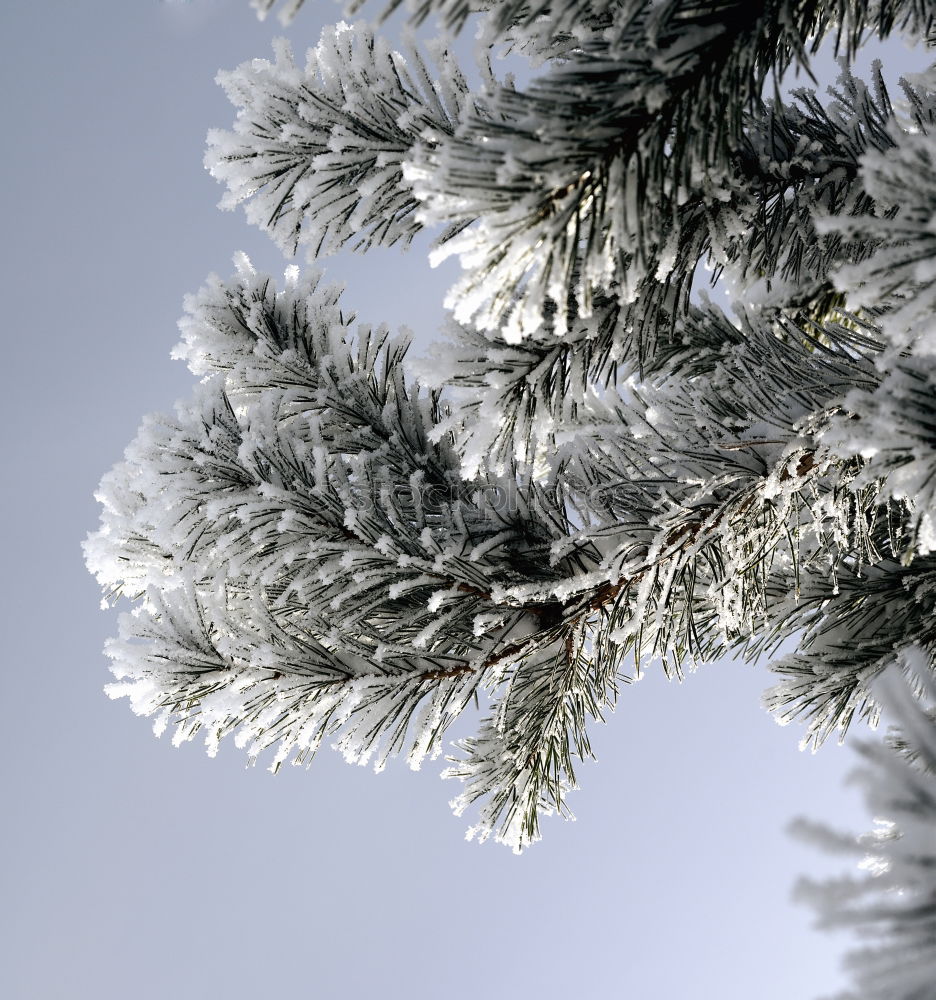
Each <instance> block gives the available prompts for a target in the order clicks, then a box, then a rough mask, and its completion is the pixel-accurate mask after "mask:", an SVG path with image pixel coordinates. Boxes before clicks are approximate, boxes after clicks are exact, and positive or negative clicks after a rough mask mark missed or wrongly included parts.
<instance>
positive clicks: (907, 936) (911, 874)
mask: <svg viewBox="0 0 936 1000" xmlns="http://www.w3.org/2000/svg"><path fill="white" fill-rule="evenodd" d="M908 668H909V670H908ZM902 671H906V672H907V675H906V676H902V675H901V672H902ZM876 693H877V696H878V697H879V699H880V700H881V701H882V702H883V703H884V705H885V706H886V708H887V709H888V710H889V711H890V713H891V717H892V719H893V721H894V722H895V723H896V725H897V727H898V728H897V729H896V730H895V731H894V734H893V736H892V741H896V742H897V743H898V744H899V745H900V746H901V748H902V749H901V750H900V752H898V751H896V750H895V749H893V748H892V747H888V746H886V745H883V744H880V743H864V744H861V745H859V747H858V749H859V752H860V753H861V754H862V756H863V757H864V758H865V765H864V767H863V768H862V769H861V771H860V772H859V773H858V775H857V778H858V780H859V781H860V783H861V785H862V787H863V789H864V794H865V800H866V802H867V806H868V811H869V813H870V814H871V815H872V816H873V817H874V820H875V828H874V829H873V830H872V831H871V832H869V833H866V834H864V835H862V836H860V837H848V836H846V835H843V834H839V833H835V832H833V831H831V830H829V829H828V828H827V827H825V826H824V825H822V824H813V823H807V822H806V821H802V820H801V821H799V822H798V823H797V824H796V825H795V826H794V828H793V830H794V833H796V834H797V835H799V836H801V837H802V838H803V839H804V840H808V841H811V842H813V843H815V844H817V846H820V847H825V848H827V849H828V848H831V849H833V850H835V851H836V853H845V854H851V855H852V856H857V857H858V858H859V859H860V863H859V865H858V868H859V869H861V870H862V874H861V875H860V876H849V877H844V878H836V879H834V880H829V881H827V882H815V881H813V880H809V879H804V880H802V881H801V882H800V884H799V886H798V891H797V894H798V896H799V898H800V899H801V900H802V901H804V902H806V903H809V904H810V905H811V906H812V907H813V908H814V909H815V910H816V911H817V914H818V918H819V921H818V925H819V927H821V928H824V929H846V930H850V931H852V932H853V933H854V934H856V935H857V937H858V939H859V941H860V947H859V948H857V949H855V950H854V951H852V952H851V953H850V954H849V955H848V956H847V959H846V965H847V967H848V968H849V969H850V971H851V972H852V975H853V981H854V984H855V988H856V989H855V992H854V993H849V994H848V996H849V997H853V998H856V1000H857V998H860V1000H923V998H924V997H928V996H931V995H932V989H933V983H934V982H936V736H934V733H936V726H934V698H936V685H934V682H933V652H932V649H931V648H924V647H923V646H920V645H912V646H909V647H907V649H906V651H905V653H904V655H903V656H902V657H901V661H900V667H899V668H898V667H897V666H893V667H891V668H890V670H889V671H888V672H887V673H886V674H885V675H884V676H883V677H882V678H881V679H880V680H879V681H878V684H877V685H876ZM918 696H919V697H918ZM920 697H921V698H922V701H921V700H919V698H920Z"/></svg>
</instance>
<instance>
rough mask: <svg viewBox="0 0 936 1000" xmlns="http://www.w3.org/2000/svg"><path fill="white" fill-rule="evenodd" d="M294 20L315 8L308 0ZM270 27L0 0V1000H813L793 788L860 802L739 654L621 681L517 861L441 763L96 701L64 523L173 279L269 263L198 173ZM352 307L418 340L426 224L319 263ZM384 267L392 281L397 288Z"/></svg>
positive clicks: (433, 319) (108, 7) (428, 324)
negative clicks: (241, 72)
mask: <svg viewBox="0 0 936 1000" xmlns="http://www.w3.org/2000/svg"><path fill="white" fill-rule="evenodd" d="M307 7H309V8H310V9H308V10H304V11H303V12H302V14H301V15H300V16H299V17H298V18H297V20H296V23H295V25H294V26H293V28H292V29H291V30H290V32H289V35H290V37H292V38H293V40H294V44H295V46H296V48H297V49H299V50H302V49H303V48H304V47H305V46H306V45H307V44H311V43H314V41H315V40H316V39H317V37H318V33H319V30H320V27H321V25H322V24H324V23H327V22H329V21H333V20H337V19H338V18H339V17H340V12H339V9H338V8H337V7H336V8H334V9H332V8H331V7H330V5H329V4H328V3H327V0H313V2H310V3H309V4H307ZM281 31H282V29H281V28H280V27H279V25H278V24H277V23H276V22H275V21H274V20H272V19H271V20H270V21H268V22H266V23H264V24H260V23H258V22H257V20H256V19H255V17H254V16H253V14H252V12H251V11H250V10H249V9H248V5H247V0H192V2H191V3H188V4H178V3H177V4H169V3H162V2H159V0H5V2H4V3H3V4H2V5H0V37H2V39H3V45H4V48H5V52H4V58H3V61H2V63H0V82H2V88H3V89H2V93H3V111H2V113H3V119H4V120H3V125H4V128H3V140H2V148H3V156H2V160H0V164H2V166H0V170H2V175H3V176H2V180H3V184H2V187H0V198H2V201H3V205H2V219H3V229H4V233H5V238H4V240H3V246H2V249H0V252H2V254H3V264H4V266H3V272H2V273H3V274H4V276H5V279H6V280H5V282H4V289H3V294H4V295H5V300H6V301H5V306H4V310H3V311H4V316H5V322H4V330H3V336H4V346H5V349H6V352H7V358H6V363H5V365H4V370H5V371H6V372H7V375H6V378H5V384H4V386H3V395H2V405H3V406H4V409H5V413H4V420H3V424H2V427H3V434H4V442H3V448H4V455H5V457H6V463H5V465H6V467H5V470H4V476H3V490H2V503H3V520H2V524H3V528H4V553H5V557H6V558H5V565H6V572H5V573H4V574H3V577H2V586H3V590H4V593H3V600H2V607H3V608H4V611H5V613H6V615H5V631H6V662H5V664H4V669H3V673H2V682H0V683H2V685H3V699H4V702H3V703H4V705H5V707H6V712H7V717H6V731H7V734H8V736H7V740H6V746H5V748H4V749H5V753H4V755H3V759H2V763H0V767H2V769H3V781H4V789H5V803H6V809H5V818H4V823H3V826H2V832H0V837H2V842H3V843H2V846H3V850H2V854H0V856H2V858H3V859H4V865H3V884H2V886H0V891H2V898H3V900H4V907H3V920H4V921H5V922H6V926H5V927H4V928H3V930H2V933H0V996H3V997H5V998H10V1000H19V998H25V1000H33V998H38V1000H56V998H62V1000H85V998H89V1000H91V998H93V1000H127V998H135V1000H150V998H157V997H158V998H165V997H175V998H181V1000H190V998H191V1000H196V998H197V1000H219V998H222V997H224V998H226V1000H247V998H263V1000H265V998H268V997H286V996H288V997H293V996H296V997H303V998H313V1000H319V998H321V1000H330V998H333V997H334V998H339V997H340V998H351V1000H356V998H359V997H360V998H365V997H366V998H370V997H373V996H383V997H388V998H392V1000H395V998H398V997H399V998H404V997H405V998H407V1000H436V998H440V997H442V998H445V1000H469V998H470V1000H475V998H491V1000H501V998H507V997H521V998H546V1000H552V998H557V1000H558V998H559V997H566V996H568V995H569V994H570V993H572V994H574V995H575V996H578V997H583V998H586V1000H588V998H606V997H618V996H620V997H625V996H627V997H640V998H642V1000H677V998H679V1000H682V998H684V997H693V998H702V1000H709V998H716V997H717V998H719V1000H751V998H754V997H756V998H757V1000H811V998H814V997H818V996H820V995H823V994H828V993H832V992H835V990H836V989H837V988H840V987H841V986H842V985H843V983H844V980H843V978H842V977H841V976H840V974H839V973H838V971H837V967H838V961H839V952H840V950H841V947H842V942H841V941H839V940H836V939H834V938H831V937H828V936H824V935H820V934H818V933H816V932H814V931H812V930H811V929H810V926H809V925H810V920H811V915H810V914H809V913H808V912H807V911H805V910H802V909H800V908H797V907H794V906H793V905H792V903H791V902H790V901H789V897H790V890H791V887H792V884H793V882H794V880H795V878H796V877H797V875H798V874H800V873H802V872H806V871H809V872H811V873H813V874H815V873H822V872H829V871H838V870H839V867H838V865H837V864H836V863H831V862H828V861H826V860H825V859H824V858H822V857H820V856H817V855H815V854H814V853H813V852H812V851H811V850H810V849H808V848H804V847H801V846H799V845H798V844H796V843H794V842H792V841H791V840H790V839H789V838H788V837H787V835H786V833H785V826H786V824H787V823H788V822H789V820H790V819H791V818H792V817H793V816H794V815H796V814H799V813H802V814H806V815H809V816H812V817H816V818H822V819H827V820H830V821H832V822H833V823H835V824H836V825H839V826H842V827H844V828H846V829H854V830H860V829H863V828H864V827H866V826H867V825H868V820H867V819H866V818H865V817H864V815H863V813H862V810H861V808H860V804H859V802H858V800H857V796H856V795H855V793H854V792H852V791H850V790H847V789H845V788H844V787H843V784H842V782H843V778H844V776H845V775H846V773H847V772H848V771H849V770H850V769H851V768H852V766H854V764H855V763H856V761H855V758H854V756H853V755H852V753H851V752H850V751H849V750H848V749H847V748H839V747H837V746H828V747H826V748H824V749H823V751H822V752H821V753H820V754H819V755H817V756H810V755H805V754H801V753H800V752H799V751H798V750H797V743H798V740H799V737H800V735H801V734H800V733H799V732H797V731H796V729H795V727H791V728H788V729H781V728H779V727H778V726H776V725H775V723H774V722H773V721H772V720H771V719H770V718H769V717H768V716H767V715H766V714H765V713H764V712H763V711H762V710H761V709H760V707H759V697H760V694H761V692H762V691H763V690H764V688H765V687H767V686H768V685H769V683H770V680H771V679H770V675H769V674H768V673H767V672H766V671H765V670H764V669H763V667H761V668H754V667H751V666H744V665H739V664H714V665H711V666H709V667H707V668H705V669H702V670H700V671H699V672H698V673H697V674H694V675H692V676H691V677H689V679H688V680H687V681H686V682H685V683H684V684H682V685H675V684H668V683H667V682H665V681H664V680H662V678H660V677H659V676H657V675H656V674H651V675H650V676H648V677H647V679H646V680H644V681H642V682H641V683H640V684H638V685H636V686H635V687H633V688H630V689H627V690H625V691H624V692H623V695H622V698H621V704H620V707H619V709H618V711H617V713H616V715H615V716H614V717H612V718H611V719H610V722H609V725H608V726H606V727H603V728H601V729H600V730H599V731H597V732H596V734H595V735H596V738H595V741H594V742H595V745H596V748H597V751H598V754H599V758H600V760H599V762H598V763H597V764H591V765H583V766H582V768H581V770H580V778H581V782H582V785H583V790H582V791H581V792H578V793H576V794H575V795H574V796H573V797H572V800H571V805H572V807H573V809H574V810H575V811H576V813H577V814H578V816H579V821H578V822H577V823H574V824H564V823H562V822H561V821H558V820H552V821H550V820H547V821H546V822H545V824H544V826H545V835H544V840H543V842H542V843H541V844H538V845H536V846H535V847H534V848H532V849H531V850H530V851H528V852H527V853H526V854H525V855H523V856H522V857H520V858H517V857H514V856H513V855H512V854H510V852H509V851H507V850H506V849H504V848H502V847H499V846H497V845H494V844H486V845H484V846H483V847H479V846H478V845H476V844H468V843H466V842H465V841H464V840H463V833H464V829H465V826H466V823H465V821H464V820H463V819H456V818H453V817H452V816H451V814H450V812H449V810H448V807H447V801H448V800H449V799H450V798H452V797H453V795H454V794H455V793H456V788H455V787H453V786H452V785H451V784H450V783H442V782H441V781H439V779H438V770H439V768H438V767H429V766H427V767H426V769H425V770H424V771H423V772H420V773H417V774H413V773H411V772H409V771H408V770H407V769H406V768H405V766H404V765H402V764H398V765H397V766H391V767H390V768H388V769H387V771H386V772H384V773H383V774H381V775H380V776H375V775H374V774H373V773H371V772H370V771H366V770H362V769H360V768H352V767H349V766H347V765H345V764H344V763H343V762H342V761H341V760H340V758H339V757H338V756H337V755H335V754H332V753H330V752H327V751H323V753H322V754H321V755H320V757H319V759H318V760H317V761H316V762H315V763H314V765H313V766H312V768H311V769H310V770H308V771H307V770H304V769H301V768H286V769H285V771H284V772H283V773H281V774H280V775H279V776H278V777H276V778H274V777H272V776H271V775H269V774H268V773H267V772H266V771H265V770H264V769H263V768H262V767H257V768H255V769H246V768H245V767H244V756H243V755H242V753H241V752H239V751H236V750H235V749H234V748H233V747H227V748H224V749H223V750H222V752H221V753H220V755H219V756H218V758H217V759H215V760H211V759H209V758H208V757H207V756H206V755H205V754H204V752H203V750H202V748H201V746H200V745H198V744H190V745H187V746H185V747H183V748H182V749H178V750H176V749H173V748H172V747H171V745H170V744H169V742H168V741H167V740H165V739H163V740H161V741H157V740H156V739H154V738H153V736H152V733H151V729H150V723H149V722H148V721H147V720H142V719H138V718H135V717H134V716H133V715H132V714H131V713H130V711H129V709H128V707H127V705H126V704H125V703H123V702H111V701H108V700H107V698H106V697H105V696H104V695H103V693H102V688H103V686H104V684H105V683H106V682H107V680H108V679H109V678H108V674H107V664H106V660H105V658H104V656H103V654H102V652H101V650H102V647H103V644H104V641H105V639H106V637H107V636H109V635H111V634H112V633H113V632H114V631H115V629H116V614H115V613H114V612H103V611H101V610H99V607H98V603H99V599H100V597H99V594H98V592H97V588H96V584H95V583H94V581H93V579H92V578H91V577H90V576H89V575H88V574H87V572H86V571H85V569H84V567H83V565H82V560H81V552H80V543H81V540H82V539H83V537H84V536H85V534H86V533H87V532H88V531H89V530H91V529H92V528H93V527H94V526H95V524H96V521H97V508H96V504H95V502H94V500H93V492H94V489H95V486H96V484H97V481H98V480H99V479H100V477H101V475H102V474H103V473H104V472H105V471H106V470H107V469H108V468H109V467H110V466H111V465H112V464H113V463H114V462H115V461H116V460H118V459H119V458H120V455H121V452H122V450H123V448H124V446H125V445H126V444H127V442H129V440H130V439H131V438H132V436H133V434H134V432H135V429H136V427H137V425H138V424H139V422H140V419H141V418H142V416H143V415H144V414H145V413H147V412H150V411H154V410H167V409H169V408H170V407H171V404H172V402H173V401H174V400H175V399H176V398H178V397H180V396H182V395H185V394H187V393H188V392H189V389H190V387H191V384H192V378H191V376H190V375H189V374H188V372H187V370H186V369H185V368H184V366H183V365H182V364H181V363H180V362H173V361H171V360H170V358H169V352H170V349H171V348H172V346H173V344H174V343H175V342H176V340H177V332H176V328H175V322H176V319H177V317H178V315H179V314H180V312H181V302H182V297H183V295H184V294H185V293H186V292H189V291H192V290H194V289H196V288H197V287H198V286H199V285H200V284H201V283H202V282H203V281H204V279H205V277H206V276H207V275H208V274H209V273H210V272H212V271H217V272H219V273H221V274H222V275H227V274H229V273H230V272H231V264H230V260H231V256H232V254H233V253H234V251H236V250H239V249H243V250H246V251H247V252H248V253H249V254H250V255H251V257H252V258H253V259H254V261H255V263H257V264H258V265H259V266H260V267H262V268H269V269H273V270H274V271H277V272H278V271H281V270H282V267H283V261H282V260H281V259H280V257H279V255H278V252H277V251H276V249H275V248H274V247H273V245H272V244H271V243H269V242H268V241H267V240H266V238H265V237H263V236H261V235H260V234H258V233H257V232H256V231H255V230H253V229H252V228H250V227H248V226H247V224H246V222H245V221H244V219H243V217H242V215H241V214H240V213H222V212H219V211H218V210H217V209H216V208H215V205H216V203H217V201H218V199H219V198H220V196H221V193H222V192H221V189H220V188H219V187H218V186H217V184H216V183H215V182H214V181H213V180H212V179H211V178H210V177H209V176H208V175H207V174H206V173H205V171H204V169H203V168H202V165H201V159H202V153H203V147H204V137H205V133H206V132H207V130H208V129H209V128H210V127H214V126H228V125H229V124H230V122H231V120H232V114H233V113H232V110H231V108H230V106H229V105H228V104H227V101H226V99H225V98H224V96H223V94H222V93H221V91H220V89H219V88H218V87H217V86H215V84H214V83H213V77H214V75H215V73H216V71H217V70H218V69H219V68H230V67H233V66H234V65H236V64H238V63H240V62H242V61H243V60H245V59H247V58H251V57H254V56H267V55H268V54H269V52H270V40H271V39H272V38H273V37H274V36H275V35H276V34H278V33H281ZM327 274H328V275H329V276H332V275H335V276H337V277H340V278H341V279H342V280H345V281H347V283H348V289H347V292H346V305H347V306H348V307H349V308H351V309H354V310H356V311H357V312H358V313H359V315H362V317H363V318H365V319H368V320H387V321H389V322H390V323H391V324H393V325H399V324H401V323H406V324H408V325H410V326H411V327H413V328H414V329H415V330H416V331H417V333H418V334H419V336H420V337H422V338H423V339H424V340H428V339H430V338H431V337H432V336H433V333H434V331H435V329H436V327H437V326H438V324H439V322H440V321H441V318H442V310H441V300H442V297H443V294H444V290H445V288H446V287H447V284H448V283H449V282H450V281H451V280H452V279H453V277H454V274H455V270H454V265H451V266H450V267H449V269H448V270H444V269H443V270H440V271H436V272H432V271H430V270H429V268H428V266H427V265H426V263H425V245H423V246H422V247H417V248H416V250H414V251H413V252H411V253H410V254H408V255H404V256H401V255H399V254H396V253H393V252H386V251H385V252H381V253H379V254H374V255H372V256H369V257H367V258H356V259H353V260H350V261H349V260H344V259H336V260H335V261H333V262H329V264H328V268H327ZM401 289H402V290H403V292H402V293H401V291H400V290H401Z"/></svg>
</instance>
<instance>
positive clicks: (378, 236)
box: [205, 24, 467, 254]
mask: <svg viewBox="0 0 936 1000" xmlns="http://www.w3.org/2000/svg"><path fill="white" fill-rule="evenodd" d="M436 62H437V65H438V68H439V79H438V80H437V81H433V80H432V79H431V77H430V75H429V71H428V69H427V67H426V65H425V63H424V62H423V60H422V58H421V56H420V55H419V53H418V52H417V51H416V50H415V49H413V50H412V51H411V52H409V53H408V56H407V58H404V57H403V56H402V55H400V54H399V53H398V52H394V51H392V50H391V49H390V48H389V47H388V45H387V43H386V42H385V41H384V40H383V39H381V38H375V36H374V34H373V32H372V30H371V29H370V28H368V27H366V26H363V25H356V26H354V27H349V26H348V25H346V24H339V25H337V26H336V27H334V28H326V29H325V30H324V31H323V32H322V37H321V39H320V41H319V44H318V45H317V46H316V47H315V48H314V49H310V50H309V52H308V55H307V61H306V65H305V68H304V69H299V68H298V67H297V66H296V64H295V62H294V60H293V56H292V53H291V51H290V49H289V47H288V45H287V43H286V42H284V41H282V40H281V41H279V42H277V43H276V45H275V59H274V61H273V62H269V61H267V60H260V59H255V60H253V61H251V62H248V63H244V64H243V65H242V66H240V67H239V68H238V69H236V70H234V71H232V72H227V73H221V74H219V76H218V80H219V82H220V83H221V85H222V86H223V87H224V89H225V92H226V93H227V95H228V97H229V98H230V100H231V103H232V104H234V106H235V107H236V108H237V109H238V111H237V118H236V120H235V123H234V130H233V131H232V132H227V131H223V130H220V129H213V130H212V131H211V132H210V133H209V135H208V150H207V153H206V155H205V164H206V166H207V167H208V169H209V170H210V171H211V173H212V175H213V176H214V177H216V178H217V179H218V180H220V181H222V182H223V183H225V184H226V185H227V188H228V191H227V194H226V195H225V197H224V198H223V200H222V202H221V205H222V207H223V208H234V207H235V206H236V205H239V204H244V205H245V210H246V213H247V218H248V219H249V221H250V222H252V223H254V224H255V225H258V226H260V227H261V228H262V229H265V230H266V231H267V232H269V233H270V235H271V236H272V238H273V239H274V240H275V241H276V243H277V244H278V245H279V246H280V247H281V248H282V249H283V250H284V251H286V252H287V253H289V254H293V253H295V251H296V248H297V246H298V245H299V244H300V243H304V244H308V245H309V246H310V247H311V248H312V250H313V251H314V253H315V254H323V253H328V252H329V251H331V250H335V249H337V248H338V247H341V246H343V245H344V244H345V243H348V242H352V243H353V246H354V248H355V249H366V248H367V247H370V246H374V245H384V246H389V245H392V244H394V243H397V242H400V243H402V244H403V245H406V244H408V243H409V242H410V241H411V240H412V238H413V236H414V235H415V234H416V233H417V232H418V231H419V229H420V225H419V223H418V222H417V221H416V218H415V210H416V208H417V207H418V205H417V202H416V200H415V198H414V197H413V194H412V192H411V190H410V188H409V185H408V184H407V183H405V182H404V180H403V176H402V166H401V164H402V160H403V157H404V156H405V155H406V154H408V153H409V152H410V150H411V148H412V147H413V146H414V145H416V144H419V143H425V144H427V145H429V146H432V145H435V144H436V143H437V142H438V140H439V138H440V137H441V136H443V135H450V134H451V132H452V130H453V129H454V127H455V123H456V121H457V120H458V118H459V115H460V114H461V112H462V110H463V107H464V105H465V102H466V100H467V87H466V84H465V81H464V79H463V78H462V76H461V73H460V72H459V70H458V67H457V66H456V65H455V62H454V60H453V59H452V57H451V55H450V54H449V53H448V52H446V51H445V50H444V49H440V50H439V52H438V55H437V59H436Z"/></svg>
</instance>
